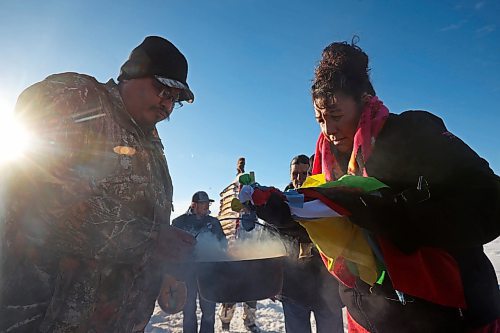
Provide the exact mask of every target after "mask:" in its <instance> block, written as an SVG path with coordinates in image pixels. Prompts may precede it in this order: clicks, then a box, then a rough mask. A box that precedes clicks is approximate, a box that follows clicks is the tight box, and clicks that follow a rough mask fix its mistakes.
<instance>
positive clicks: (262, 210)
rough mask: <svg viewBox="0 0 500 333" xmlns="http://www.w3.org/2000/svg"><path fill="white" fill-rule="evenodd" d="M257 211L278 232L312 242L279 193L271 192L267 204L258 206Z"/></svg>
mask: <svg viewBox="0 0 500 333" xmlns="http://www.w3.org/2000/svg"><path fill="white" fill-rule="evenodd" d="M255 211H256V213H257V216H258V217H259V218H260V219H262V220H264V221H266V222H267V223H269V224H271V225H273V226H274V227H275V228H276V229H277V231H278V233H280V234H283V235H288V236H291V237H293V238H297V239H298V240H299V241H300V242H304V243H305V242H310V239H309V235H308V234H307V231H306V230H305V229H304V227H302V226H301V225H300V224H299V223H297V222H295V221H294V219H293V218H292V214H291V213H290V207H289V206H288V204H287V203H286V202H285V200H284V198H283V197H282V196H281V195H279V194H278V193H271V196H270V197H269V200H267V202H266V204H265V205H263V206H256V207H255Z"/></svg>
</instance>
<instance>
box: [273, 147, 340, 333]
mask: <svg viewBox="0 0 500 333" xmlns="http://www.w3.org/2000/svg"><path fill="white" fill-rule="evenodd" d="M308 170H309V158H308V157H307V156H306V155H298V156H295V157H294V158H293V159H292V161H291V162H290V180H291V182H290V184H289V185H288V186H287V187H286V188H285V191H286V190H288V189H297V188H299V187H301V186H302V184H303V183H304V181H305V180H306V178H307V175H308ZM291 244H292V248H291V249H290V248H289V249H288V252H289V258H288V260H287V261H286V262H285V269H284V272H283V290H282V292H281V295H280V300H281V302H282V304H283V314H284V317H285V329H286V332H287V333H307V332H311V313H314V320H315V321H316V331H317V332H318V333H342V332H344V325H343V319H342V306H343V305H342V302H341V301H340V296H339V293H338V289H339V284H338V282H337V280H336V279H335V278H334V277H333V276H332V275H331V274H330V273H329V272H328V270H327V269H326V268H325V266H324V265H323V262H322V261H321V258H320V256H319V253H318V252H317V250H316V249H315V248H312V244H311V243H302V244H300V248H301V249H302V250H304V249H306V250H305V251H300V254H299V240H298V239H297V238H292V241H291ZM299 256H300V257H299Z"/></svg>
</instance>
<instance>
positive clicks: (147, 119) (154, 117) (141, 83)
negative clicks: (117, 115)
mask: <svg viewBox="0 0 500 333" xmlns="http://www.w3.org/2000/svg"><path fill="white" fill-rule="evenodd" d="M180 92H181V90H180V89H176V88H170V87H166V86H164V85H162V84H161V83H159V82H158V81H157V80H155V79H154V78H151V77H146V78H139V79H131V80H127V81H123V83H122V87H121V89H120V93H121V95H122V98H123V102H124V103H125V108H126V109H127V112H128V113H129V114H130V116H132V118H133V119H134V120H135V122H136V123H137V124H138V125H139V126H140V127H141V128H143V129H146V130H150V129H153V128H154V126H155V125H156V123H158V122H160V121H162V120H164V119H167V118H168V117H169V116H170V114H171V113H172V110H173V107H174V104H175V102H176V101H177V100H178V98H179V93H180Z"/></svg>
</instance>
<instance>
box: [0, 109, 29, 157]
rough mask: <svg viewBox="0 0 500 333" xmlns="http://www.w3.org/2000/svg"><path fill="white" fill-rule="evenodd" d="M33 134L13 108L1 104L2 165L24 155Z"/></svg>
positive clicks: (0, 141) (0, 144)
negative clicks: (15, 114)
mask: <svg viewBox="0 0 500 333" xmlns="http://www.w3.org/2000/svg"><path fill="white" fill-rule="evenodd" d="M30 142H31V135H30V134H29V132H28V131H27V130H26V129H25V128H24V126H23V125H22V124H21V122H20V121H19V120H18V119H17V118H16V117H15V116H14V114H13V112H12V111H11V109H10V108H9V107H7V106H5V105H1V104H0V166H1V165H2V164H5V163H7V162H11V161H14V160H17V159H19V158H21V157H23V156H24V153H25V152H26V150H27V148H28V147H29V145H30Z"/></svg>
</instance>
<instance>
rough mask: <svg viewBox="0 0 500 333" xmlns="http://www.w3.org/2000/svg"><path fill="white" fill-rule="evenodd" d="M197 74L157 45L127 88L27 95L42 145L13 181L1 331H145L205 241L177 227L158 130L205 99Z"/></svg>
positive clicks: (0, 293) (27, 110) (153, 41)
mask: <svg viewBox="0 0 500 333" xmlns="http://www.w3.org/2000/svg"><path fill="white" fill-rule="evenodd" d="M186 77H187V61H186V59H185V57H184V56H183V55H182V53H180V51H179V50H178V49H177V48H176V47H175V46H174V45H173V44H171V43H170V42H169V41H167V40H165V39H163V38H161V37H154V36H150V37H147V38H146V39H145V40H144V41H143V43H141V44H140V45H139V46H138V47H137V48H135V49H134V50H133V51H132V53H131V55H130V58H129V59H128V61H127V62H126V63H125V64H124V65H123V66H122V68H121V73H120V76H119V77H118V81H119V84H116V83H115V82H114V81H113V80H110V81H109V82H108V83H106V84H102V83H99V82H97V81H96V80H95V79H94V78H92V77H90V76H86V75H82V74H76V73H64V74H56V75H52V76H49V77H48V78H47V79H45V80H44V81H42V82H39V83H37V84H35V85H33V86H31V87H29V88H28V89H26V90H25V91H24V92H23V93H22V94H21V96H20V97H19V100H18V104H17V106H16V112H17V115H18V116H19V117H20V118H21V119H22V121H23V122H24V125H25V126H26V127H27V128H28V129H29V130H30V132H31V134H32V137H33V140H32V142H33V144H32V146H31V147H30V152H29V154H28V155H27V156H28V158H27V159H26V160H24V161H23V163H22V165H21V164H18V165H14V166H13V167H12V168H11V170H9V175H8V177H7V179H8V181H7V184H5V185H6V193H7V200H6V204H5V206H6V207H7V212H6V214H5V216H3V217H2V221H1V222H2V223H1V228H0V236H1V238H0V242H1V252H0V264H1V266H0V332H120V333H121V332H142V331H143V330H144V327H145V326H146V325H147V323H148V321H149V318H150V316H151V313H152V311H153V308H154V303H155V300H156V297H157V296H158V293H159V288H160V284H161V278H162V272H163V271H164V270H165V269H167V268H168V262H172V261H178V260H182V259H183V258H185V257H186V256H187V255H188V254H189V253H190V251H191V250H192V246H193V244H194V239H193V237H192V236H191V235H189V234H188V233H185V232H183V231H181V230H179V229H176V228H174V227H171V226H169V223H170V212H171V210H172V181H171V179H170V175H169V171H168V166H167V163H166V159H165V156H164V154H163V146H162V144H161V141H160V139H159V137H158V134H157V131H156V127H155V125H156V123H157V122H159V121H161V120H164V119H166V118H168V117H169V116H170V114H171V112H172V110H173V108H174V105H175V104H179V103H181V102H182V101H188V102H191V101H192V100H193V99H194V96H193V93H192V92H191V90H190V89H189V86H188V85H187V83H186ZM165 266H167V267H165Z"/></svg>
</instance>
